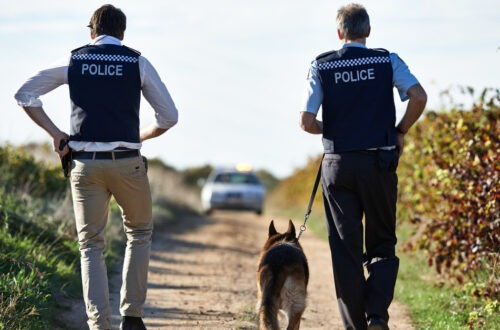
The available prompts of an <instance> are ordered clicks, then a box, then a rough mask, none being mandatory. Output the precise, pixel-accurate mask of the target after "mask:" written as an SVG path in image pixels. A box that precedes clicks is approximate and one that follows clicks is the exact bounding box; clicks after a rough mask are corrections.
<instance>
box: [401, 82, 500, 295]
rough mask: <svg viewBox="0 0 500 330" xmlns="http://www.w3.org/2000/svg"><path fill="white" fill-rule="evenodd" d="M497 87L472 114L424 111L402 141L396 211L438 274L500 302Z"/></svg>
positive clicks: (487, 91)
mask: <svg viewBox="0 0 500 330" xmlns="http://www.w3.org/2000/svg"><path fill="white" fill-rule="evenodd" d="M499 101H500V92H499V90H493V89H485V90H484V91H483V93H482V94H481V96H480V97H479V98H478V100H477V102H475V103H474V104H473V106H472V109H471V110H469V111H464V110H456V109H452V110H451V111H447V112H442V113H435V112H429V113H427V115H426V116H425V118H424V119H423V120H422V121H420V122H419V123H418V124H417V125H416V127H415V129H414V130H412V131H411V132H410V134H409V135H408V138H407V148H406V149H405V155H404V157H403V158H402V161H401V164H400V167H399V174H400V175H399V177H400V185H399V186H400V192H399V201H400V205H399V208H400V211H399V212H400V215H403V216H406V217H409V218H411V219H412V220H413V222H414V223H417V224H418V225H419V227H420V228H419V231H418V232H419V234H418V237H417V239H416V240H413V241H411V242H409V243H408V244H407V247H409V248H418V249H422V250H425V251H427V252H428V263H429V265H431V266H434V267H435V268H436V270H437V272H438V273H442V274H445V275H447V276H449V277H450V278H452V279H455V280H457V281H458V282H459V283H463V282H464V281H465V280H466V279H468V280H471V281H472V282H473V283H475V284H476V286H475V287H477V288H481V289H480V290H479V289H478V290H476V291H475V292H474V294H475V295H477V296H481V297H484V298H488V299H493V300H498V299H499V294H500V282H499V279H498V270H499V262H500V257H499V256H500V254H499V252H500V217H499V214H500V204H499V200H500V186H499V182H500V163H499V161H498V159H499V154H500V138H499V136H500V122H499V118H500V105H499V104H500V103H499Z"/></svg>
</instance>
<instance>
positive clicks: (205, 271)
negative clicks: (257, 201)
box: [73, 212, 413, 330]
mask: <svg viewBox="0 0 500 330" xmlns="http://www.w3.org/2000/svg"><path fill="white" fill-rule="evenodd" d="M269 221H270V218H268V216H263V217H258V216H255V215H253V214H250V213H237V212H217V213H215V214H214V216H212V217H208V218H203V217H201V216H197V215H190V216H185V217H183V218H182V219H179V220H178V221H177V222H176V223H169V224H165V225H163V226H157V228H156V232H155V236H154V241H153V242H154V243H153V251H152V256H151V263H150V272H149V291H148V298H147V304H146V308H145V319H144V320H145V323H146V325H147V327H148V329H150V330H154V329H257V327H256V323H255V319H254V306H255V299H256V298H255V297H256V284H255V273H256V267H257V265H256V262H257V257H258V253H259V251H260V248H261V246H262V244H263V243H264V241H265V239H266V236H267V228H268V225H269ZM275 224H276V227H277V229H278V231H285V230H286V227H287V220H286V221H284V220H279V219H278V220H277V219H275ZM299 225H300V223H298V224H297V223H296V226H297V227H298V226H299ZM301 244H302V245H303V247H304V250H305V253H306V255H307V257H308V260H309V267H310V272H311V277H310V284H309V288H308V292H309V294H308V307H307V309H306V311H305V313H304V315H303V320H302V327H301V328H302V329H328V330H331V329H342V324H341V321H340V318H339V314H338V311H337V305H336V302H335V299H334V288H333V277H332V270H331V265H330V256H329V249H328V244H327V242H325V241H323V240H321V239H319V238H317V237H315V236H314V235H313V234H312V232H310V231H306V232H305V233H304V234H303V236H302V238H301ZM112 281H113V282H114V283H113V285H112V288H114V289H113V290H114V291H115V293H113V294H112V297H111V299H112V304H113V309H114V315H115V316H114V317H113V328H114V329H118V326H119V320H120V319H119V317H118V316H116V315H118V295H117V293H116V291H118V289H119V276H116V277H115V278H113V280H112ZM390 314H391V320H390V324H389V326H390V328H391V329H399V330H403V329H413V328H412V327H411V326H410V319H409V317H408V313H407V311H406V309H405V308H404V306H402V305H400V304H398V303H393V304H392V306H391V310H390ZM73 320H74V319H73ZM76 328H80V329H81V327H78V326H77V327H76Z"/></svg>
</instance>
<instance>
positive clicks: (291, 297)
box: [281, 278, 306, 330]
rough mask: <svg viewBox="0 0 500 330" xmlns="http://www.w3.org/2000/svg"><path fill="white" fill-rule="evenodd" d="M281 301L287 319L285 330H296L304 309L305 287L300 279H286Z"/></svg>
mask: <svg viewBox="0 0 500 330" xmlns="http://www.w3.org/2000/svg"><path fill="white" fill-rule="evenodd" d="M281 294H282V301H283V306H282V308H283V309H284V311H285V313H286V314H287V317H288V326H287V330H298V329H299V328H300V319H301V317H302V314H303V313H304V310H305V309H306V286H305V285H304V281H303V280H302V281H301V280H300V279H292V278H287V280H286V281H285V285H284V287H283V291H282V292H281Z"/></svg>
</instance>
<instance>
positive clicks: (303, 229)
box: [297, 154, 325, 240]
mask: <svg viewBox="0 0 500 330" xmlns="http://www.w3.org/2000/svg"><path fill="white" fill-rule="evenodd" d="M323 158H325V154H323V156H322V157H321V160H320V162H319V168H318V174H316V180H315V181H314V186H313V190H312V193H311V198H309V205H308V206H307V211H306V214H305V215H304V223H303V224H302V226H300V229H299V235H298V236H297V240H299V239H300V236H302V233H303V232H304V231H306V229H307V228H306V223H307V220H308V219H309V215H310V214H311V211H312V205H313V203H314V197H316V192H317V191H318V186H319V181H320V179H321V165H322V164H323Z"/></svg>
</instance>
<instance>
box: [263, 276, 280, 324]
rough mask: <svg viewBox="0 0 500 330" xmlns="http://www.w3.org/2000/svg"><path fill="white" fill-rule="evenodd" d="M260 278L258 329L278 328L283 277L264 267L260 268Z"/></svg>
mask: <svg viewBox="0 0 500 330" xmlns="http://www.w3.org/2000/svg"><path fill="white" fill-rule="evenodd" d="M265 272H268V274H265ZM266 275H267V276H266ZM261 279H263V282H261V283H260V286H261V288H262V298H261V302H260V309H259V329H261V330H263V329H269V330H279V329H280V328H279V323H278V310H279V306H280V299H281V298H280V292H281V289H282V287H283V284H284V278H282V276H276V274H272V271H271V270H270V269H269V268H266V269H264V270H262V274H261Z"/></svg>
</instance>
